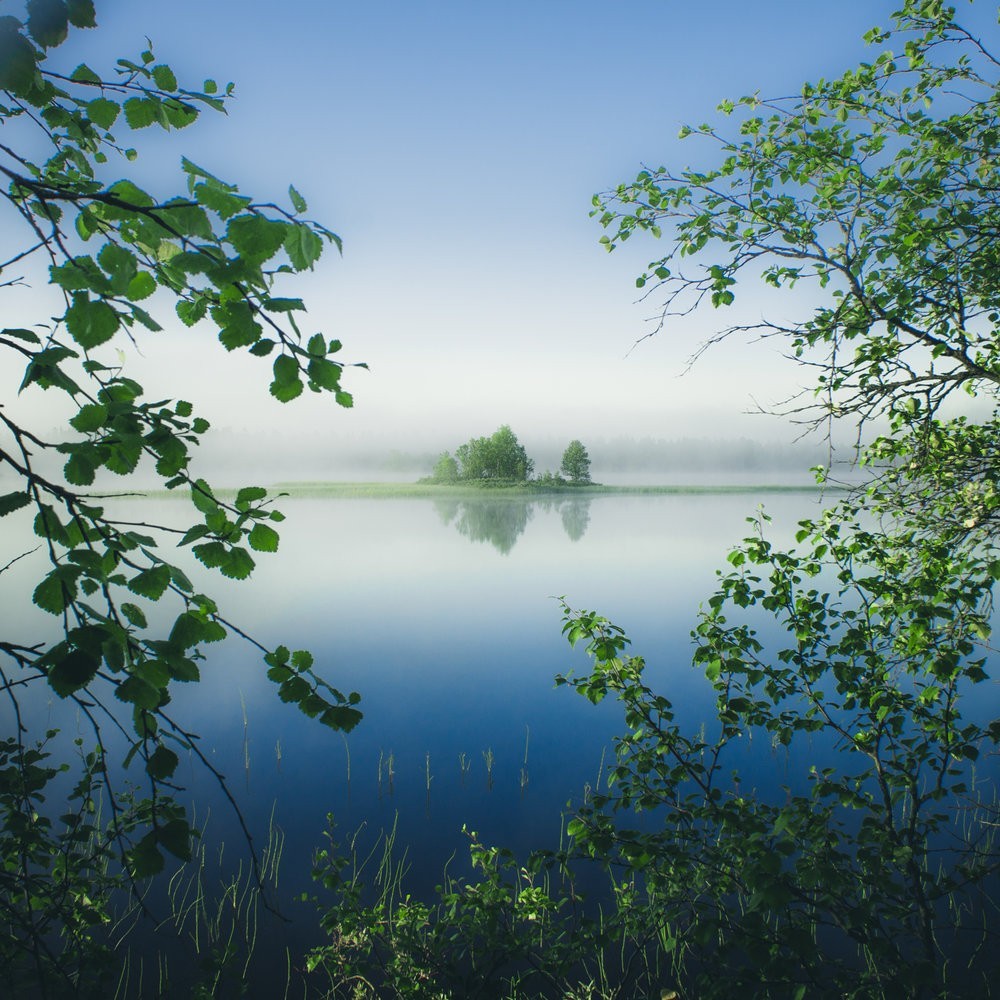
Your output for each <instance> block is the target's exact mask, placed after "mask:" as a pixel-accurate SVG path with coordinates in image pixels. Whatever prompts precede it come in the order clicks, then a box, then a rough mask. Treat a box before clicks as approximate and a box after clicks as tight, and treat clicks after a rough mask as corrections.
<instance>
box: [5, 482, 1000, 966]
mask: <svg viewBox="0 0 1000 1000" xmlns="http://www.w3.org/2000/svg"><path fill="white" fill-rule="evenodd" d="M820 501H821V498H820V496H819V495H818V494H817V493H815V492H806V491H803V492H791V493H774V494H767V493H764V492H760V491H754V490H750V491H748V492H745V493H711V492H705V493H675V494H649V495H595V496H592V497H590V496H565V495H554V496H552V497H550V498H538V499H534V498H530V499H526V498H520V497H505V496H500V495H498V496H495V497H490V496H484V497H483V498H481V499H480V498H474V499H470V498H461V499H459V498H450V499H449V498H447V497H441V498H434V499H430V498H424V497H414V498H384V499H373V498H353V497H339V498H338V497H323V496H312V497H310V496H303V497H289V498H285V499H283V500H282V501H281V503H280V504H279V506H280V508H281V509H282V510H283V511H284V513H285V514H286V515H287V520H286V521H285V522H284V524H283V525H282V526H281V527H282V537H281V545H280V549H279V552H278V553H277V554H275V555H274V556H261V557H260V558H259V560H258V569H257V570H256V571H255V574H254V577H253V579H252V580H251V581H250V582H249V583H242V584H230V583H229V582H227V581H224V580H221V579H220V578H218V577H214V578H213V577H212V576H211V575H210V574H209V573H207V571H200V572H197V573H195V572H194V571H192V574H193V576H194V582H195V586H196V588H204V589H205V590H206V591H207V592H208V593H211V594H213V595H216V596H218V597H219V598H220V604H222V605H223V610H224V612H225V614H226V615H227V616H228V617H229V618H231V619H232V620H234V621H235V622H237V623H239V624H240V626H241V627H242V628H245V629H246V630H247V631H248V632H250V633H251V634H252V635H253V636H254V637H255V638H256V639H258V640H259V641H260V642H262V643H263V644H265V645H266V646H269V647H272V648H273V647H274V646H276V645H278V644H279V643H285V644H286V645H288V646H290V647H292V648H307V649H310V650H311V651H312V652H313V654H314V655H315V657H316V663H317V670H318V672H320V673H321V674H322V676H323V677H324V678H325V679H326V680H328V681H329V682H330V683H332V684H333V685H334V686H336V687H337V688H339V689H340V690H342V691H344V692H348V691H358V692H359V693H360V694H361V696H362V701H361V708H362V709H363V711H364V713H365V717H364V720H363V721H362V722H361V724H360V725H359V726H358V727H357V729H356V730H355V731H354V732H352V733H351V734H350V735H349V736H347V737H344V736H342V735H341V734H338V733H334V732H331V731H330V730H328V729H326V728H324V727H322V726H321V725H319V724H318V723H317V722H315V721H310V720H308V719H306V718H305V717H304V716H302V715H301V713H299V711H298V710H297V709H296V708H294V707H291V706H288V705H284V704H282V703H281V702H280V701H279V700H278V697H277V693H276V688H275V685H273V684H272V683H271V682H270V681H269V680H268V679H267V678H266V676H265V667H264V666H263V664H262V662H261V659H260V657H259V656H258V655H257V654H256V653H255V651H254V650H253V649H252V648H250V647H249V646H248V645H247V644H246V643H245V642H243V641H241V640H239V639H238V638H232V639H229V640H227V641H226V642H225V643H223V644H221V645H219V646H217V647H214V648H212V649H211V652H210V657H209V659H208V660H207V662H206V663H205V664H203V667H202V678H203V679H202V682H201V683H200V684H197V685H189V686H182V685H179V686H177V688H176V693H175V697H174V703H173V705H172V712H173V715H174V716H175V717H177V718H180V719H183V721H184V723H185V725H186V726H187V727H188V728H189V729H191V730H193V731H195V732H197V733H199V734H201V737H202V738H201V741H200V747H201V750H202V752H203V753H205V754H206V755H207V756H208V757H209V759H210V760H211V761H212V763H213V765H214V766H215V767H217V768H218V769H219V770H220V771H221V772H222V773H223V774H225V776H226V778H227V779H228V782H229V785H230V787H231V788H232V791H233V792H234V794H235V796H236V798H237V799H238V801H239V804H240V807H241V809H242V811H243V815H244V818H245V820H246V823H247V826H248V828H249V829H250V830H251V832H252V833H253V835H254V837H255V841H256V843H257V844H258V845H260V844H262V843H263V842H265V841H266V839H267V831H268V828H269V825H270V824H271V823H272V822H273V823H275V824H276V825H277V827H279V828H280V829H281V830H282V831H283V833H284V836H285V849H284V857H283V862H282V869H281V877H280V897H279V904H280V906H281V908H282V910H283V911H284V912H285V913H287V914H289V915H290V916H292V917H293V918H297V919H294V921H293V923H292V924H290V925H286V924H279V925H276V927H275V928H274V930H273V933H274V934H275V935H276V937H275V938H274V940H277V939H279V938H280V939H281V940H283V941H285V942H286V943H290V944H292V945H293V946H300V945H301V944H303V943H304V942H306V941H312V940H315V935H316V933H317V932H316V929H315V925H314V916H313V914H314V910H313V909H312V908H311V907H310V906H309V905H308V904H304V903H299V902H295V898H296V897H297V896H298V895H299V894H301V893H302V892H314V891H315V889H314V887H313V885H312V882H311V879H310V860H311V857H312V853H313V851H314V850H315V849H316V848H317V847H318V846H320V845H321V843H322V837H323V831H324V829H325V827H326V817H327V814H332V815H333V817H334V819H335V822H336V824H337V828H338V831H339V832H340V833H341V834H342V835H343V836H344V837H346V836H347V835H349V834H351V833H352V832H353V831H355V830H357V829H358V828H360V827H361V826H362V825H364V826H365V828H366V829H365V834H364V837H365V838H367V840H368V841H370V840H371V839H372V838H373V837H374V836H376V835H377V834H378V832H379V831H381V830H387V829H389V828H391V827H392V826H393V825H394V824H395V825H396V827H397V845H398V848H399V850H400V852H402V850H403V849H404V848H405V850H406V856H407V860H408V862H409V866H410V870H409V874H408V876H407V882H406V885H407V886H408V887H409V888H410V889H411V891H413V892H414V893H416V894H424V893H427V892H429V891H430V890H431V889H432V888H433V886H434V885H435V884H437V883H439V882H440V881H441V879H442V875H443V873H444V871H445V868H446V866H448V865H449V859H451V858H452V857H453V856H455V860H454V861H451V862H450V864H451V866H452V867H451V870H461V868H462V867H464V860H465V855H466V841H465V839H464V838H463V835H462V832H461V831H462V827H463V825H467V826H468V828H469V829H472V830H476V831H477V832H478V833H479V834H480V835H481V837H482V838H483V839H484V840H485V842H486V843H492V844H497V845H503V846H508V847H511V848H513V849H514V850H515V851H518V852H526V851H528V850H529V849H531V848H534V847H550V848H551V847H555V846H557V845H558V843H559V838H560V834H561V829H562V822H563V820H562V816H563V814H564V813H565V811H566V808H567V804H568V803H578V802H580V801H581V800H582V798H583V796H584V795H585V794H586V790H587V789H588V787H589V788H594V787H595V786H597V785H598V783H599V782H600V781H601V780H602V774H603V769H604V767H605V762H606V760H607V759H608V757H609V756H610V745H611V740H612V737H613V736H614V735H615V734H616V733H617V732H618V731H619V729H620V728H621V719H620V715H619V711H618V708H617V706H616V704H615V703H614V702H612V701H610V700H609V701H607V702H605V703H602V704H601V705H598V706H593V705H591V704H590V703H588V702H587V701H585V700H584V699H583V698H581V697H579V696H578V695H575V694H574V693H573V692H572V691H570V690H568V689H566V688H559V689H557V688H555V686H554V683H553V678H554V676H555V675H556V674H557V673H560V672H563V673H565V672H567V671H570V670H576V671H578V672H580V671H585V670H586V668H587V658H586V656H585V654H584V653H583V652H582V650H571V649H570V648H569V646H568V645H567V644H566V642H565V640H564V639H563V637H562V636H561V633H560V629H561V610H560V605H559V602H558V600H557V597H559V596H564V597H565V599H566V601H567V602H568V603H569V604H570V605H571V606H572V607H574V608H586V609H593V610H597V611H599V612H600V613H602V614H604V615H606V616H607V617H608V618H610V619H611V620H612V621H614V622H616V623H618V624H620V625H621V626H622V627H624V628H625V630H626V632H627V633H628V634H629V635H630V636H631V638H632V640H633V650H634V651H635V652H637V653H641V654H642V655H643V656H644V657H645V658H646V660H647V664H648V667H647V682H648V683H649V684H650V685H651V686H652V687H654V688H657V689H659V690H662V691H664V692H665V693H667V694H668V695H669V697H670V698H671V699H672V700H673V702H674V704H675V705H676V706H677V707H678V709H679V710H680V711H683V713H684V714H685V715H686V717H687V719H688V720H689V721H690V723H691V725H692V727H693V728H696V727H697V726H698V725H699V723H700V722H701V721H703V720H705V719H706V718H708V717H709V714H710V712H711V706H712V702H713V698H712V694H711V689H710V687H709V685H708V684H707V683H706V682H705V680H704V678H703V677H702V676H701V675H700V674H699V673H698V672H697V671H695V670H694V669H692V667H691V650H692V643H691V639H690V635H689V633H690V630H691V628H692V627H693V625H694V624H695V622H696V617H697V613H698V608H699V604H700V603H701V602H702V601H703V600H706V599H707V597H708V596H709V595H710V594H711V593H712V589H713V583H714V579H715V573H716V570H717V568H719V567H721V566H724V565H725V564H726V563H725V557H726V554H727V553H728V551H729V550H730V549H731V548H732V547H733V546H734V545H735V544H736V543H737V542H738V541H739V539H740V538H742V537H743V536H744V535H745V534H746V533H747V530H748V525H747V524H746V518H747V517H748V516H750V515H752V514H753V513H754V512H755V509H756V508H757V506H758V504H759V503H761V502H763V504H764V506H765V508H766V510H767V512H768V513H769V514H770V515H771V516H772V517H773V519H774V523H773V530H772V535H773V537H774V538H775V539H776V540H778V541H779V542H787V541H789V540H790V538H791V535H792V534H793V533H794V530H795V526H796V523H797V521H798V520H799V519H800V518H801V517H804V516H808V515H809V514H810V513H811V512H814V511H815V510H816V509H817V506H818V504H819V503H820ZM133 504H135V508H134V509H135V510H136V511H139V510H141V517H139V519H141V520H144V521H157V520H158V519H163V520H164V522H165V523H177V521H178V519H179V518H181V517H182V516H186V512H183V511H182V509H181V505H180V504H178V502H177V501H175V500H169V499H150V500H144V501H133ZM6 520H8V521H10V522H11V523H12V524H13V523H14V520H15V519H14V518H8V519H6ZM4 527H5V529H6V530H7V531H8V534H7V535H6V536H2V540H3V541H4V542H5V547H4V551H5V552H9V553H11V555H14V554H17V552H18V551H20V549H19V548H18V546H17V544H16V541H15V540H14V539H12V537H11V535H10V531H11V527H10V526H9V525H4ZM7 558H9V556H8V557H7ZM0 561H6V559H3V560H0ZM30 561H31V560H29V559H25V560H22V562H20V563H18V564H16V566H14V567H12V569H11V571H10V572H9V573H8V574H6V575H5V577H4V578H3V579H2V581H0V582H2V584H3V589H2V591H0V598H2V600H3V605H2V606H3V608H4V609H5V611H4V616H5V618H7V622H6V624H7V625H8V626H10V623H11V621H12V620H13V618H12V616H13V615H15V614H17V615H19V616H22V617H23V616H24V615H29V616H30V612H25V611H24V610H23V608H19V609H18V610H16V611H15V608H18V602H21V603H22V604H23V599H24V593H25V587H26V586H27V581H29V580H30V579H31V578H32V576H31V574H32V570H31V568H30V566H29V565H28V564H29V563H30ZM195 569H196V570H197V569H199V568H198V567H195ZM29 592H30V591H29ZM39 621H40V623H42V624H44V621H43V620H42V619H39ZM5 631H7V632H8V633H9V632H10V628H9V627H8V628H6V629H5ZM991 690H993V689H992V688H991ZM994 701H995V698H994ZM65 708H66V706H65V705H60V704H59V703H58V702H57V701H56V700H54V699H52V698H51V697H49V696H48V695H44V696H42V695H40V694H37V695H36V696H35V701H34V703H33V705H32V709H33V711H34V712H35V713H36V719H37V720H38V724H39V725H40V726H46V725H49V724H58V725H61V726H63V727H64V729H66V730H67V731H70V732H72V731H73V730H74V729H75V728H76V727H77V726H78V720H76V719H75V718H73V717H70V715H69V713H67V712H66V711H65ZM80 731H81V733H82V734H83V735H84V736H86V731H85V730H84V729H82V728H81V729H80ZM758 750H759V753H757V754H756V755H755V759H754V760H748V761H747V765H748V767H749V769H750V771H751V774H752V775H754V780H755V781H756V782H759V783H761V784H762V785H765V784H767V783H772V784H773V783H774V782H776V781H778V780H780V779H781V778H782V775H783V770H784V768H783V764H782V761H781V760H780V758H779V756H778V755H776V754H774V753H773V751H770V750H769V749H768V748H764V747H760V748H758ZM178 777H179V779H180V781H181V782H182V784H184V786H185V788H186V789H187V794H189V795H190V796H191V798H192V799H193V801H194V802H195V804H196V811H197V815H198V816H199V817H201V818H204V817H207V818H208V826H207V836H206V840H207V842H209V843H213V844H214V843H218V842H219V841H224V842H225V843H226V844H227V849H229V850H231V851H232V852H233V854H234V855H238V852H239V847H240V841H241V835H240V828H239V824H238V822H237V820H236V817H235V816H234V814H233V812H232V810H231V809H230V808H229V807H228V805H227V804H226V803H225V801H224V800H223V799H222V797H221V796H220V794H219V790H218V787H217V785H216V784H215V782H214V781H213V779H211V777H210V775H208V774H207V773H206V772H205V770H204V769H203V768H202V767H201V766H200V765H198V763H197V762H196V761H195V760H194V759H193V758H190V759H188V760H187V761H183V762H182V767H181V770H180V772H179V775H178Z"/></svg>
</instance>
